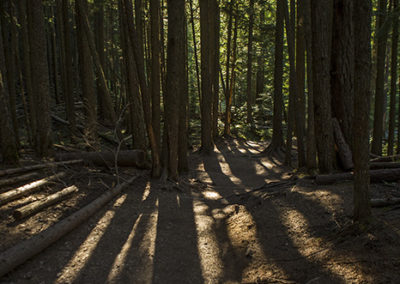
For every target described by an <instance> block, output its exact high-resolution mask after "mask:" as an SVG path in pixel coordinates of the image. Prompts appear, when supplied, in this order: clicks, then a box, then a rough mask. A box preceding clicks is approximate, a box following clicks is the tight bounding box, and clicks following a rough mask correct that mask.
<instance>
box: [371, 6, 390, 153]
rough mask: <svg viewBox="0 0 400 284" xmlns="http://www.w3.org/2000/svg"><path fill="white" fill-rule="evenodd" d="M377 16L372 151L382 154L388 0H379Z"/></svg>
mask: <svg viewBox="0 0 400 284" xmlns="http://www.w3.org/2000/svg"><path fill="white" fill-rule="evenodd" d="M378 3H379V7H378V16H377V19H378V20H377V21H378V23H377V25H376V32H377V41H378V42H377V59H376V65H377V67H376V85H375V108H374V130H373V136H372V145H371V152H372V153H373V154H377V155H382V138H383V114H384V106H385V59H386V43H387V32H386V31H385V30H384V29H383V25H384V24H385V21H386V13H387V12H386V6H387V0H379V2H378Z"/></svg>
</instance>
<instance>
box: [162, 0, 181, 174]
mask: <svg viewBox="0 0 400 284" xmlns="http://www.w3.org/2000/svg"><path fill="white" fill-rule="evenodd" d="M185 53H186V52H185V1H184V0H168V50H167V94H166V104H165V116H166V121H167V123H166V125H167V128H166V129H165V131H167V140H168V175H169V177H170V178H172V179H174V180H176V179H177V178H178V146H179V143H178V141H179V139H178V137H179V135H180V133H179V128H180V127H179V123H180V122H182V121H181V120H180V119H179V118H180V115H179V111H182V110H183V109H184V108H185V106H184V107H181V106H182V105H185V104H186V101H184V100H182V99H183V98H184V96H185V95H186V94H184V90H185V88H184V81H185ZM177 110H178V111H177ZM182 134H183V135H184V133H182ZM181 146H184V145H181ZM184 147H186V145H185V146H184ZM185 158H186V157H185Z"/></svg>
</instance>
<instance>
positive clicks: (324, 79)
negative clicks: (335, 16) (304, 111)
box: [311, 0, 334, 173]
mask: <svg viewBox="0 0 400 284" xmlns="http://www.w3.org/2000/svg"><path fill="white" fill-rule="evenodd" d="M332 8H333V3H332V0H311V12H312V21H311V22H312V32H313V34H312V56H313V61H312V67H313V70H312V71H313V93H314V114H315V134H316V141H317V151H318V167H319V170H320V172H322V173H329V172H331V171H332V169H333V161H334V160H333V157H334V155H333V153H334V152H333V151H334V146H333V128H332V115H331V91H330V45H331V30H332Z"/></svg>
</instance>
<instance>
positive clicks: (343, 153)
mask: <svg viewBox="0 0 400 284" xmlns="http://www.w3.org/2000/svg"><path fill="white" fill-rule="evenodd" d="M332 125H333V134H334V137H335V143H336V146H337V148H338V153H339V158H340V161H341V164H342V167H343V169H344V170H345V171H347V170H350V169H352V168H354V164H353V155H352V153H351V150H350V146H349V145H348V144H347V142H346V140H345V139H344V136H343V133H342V129H341V128H340V124H339V121H338V120H337V119H336V118H333V119H332Z"/></svg>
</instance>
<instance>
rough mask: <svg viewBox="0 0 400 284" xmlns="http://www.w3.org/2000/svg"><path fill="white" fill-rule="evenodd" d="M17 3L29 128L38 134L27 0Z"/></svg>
mask: <svg viewBox="0 0 400 284" xmlns="http://www.w3.org/2000/svg"><path fill="white" fill-rule="evenodd" d="M17 3H18V14H19V18H18V19H19V23H20V26H21V32H20V36H21V42H22V53H23V71H24V75H25V89H26V92H27V94H28V102H29V127H30V130H31V133H33V134H36V129H37V128H36V120H37V119H36V107H35V98H34V92H33V87H32V76H31V60H30V47H29V35H28V24H27V10H26V0H21V1H17ZM33 136H34V135H33ZM32 142H33V141H32ZM32 146H33V144H32Z"/></svg>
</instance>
